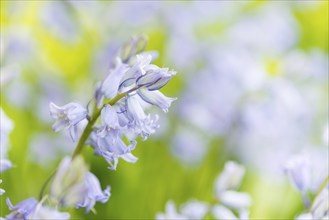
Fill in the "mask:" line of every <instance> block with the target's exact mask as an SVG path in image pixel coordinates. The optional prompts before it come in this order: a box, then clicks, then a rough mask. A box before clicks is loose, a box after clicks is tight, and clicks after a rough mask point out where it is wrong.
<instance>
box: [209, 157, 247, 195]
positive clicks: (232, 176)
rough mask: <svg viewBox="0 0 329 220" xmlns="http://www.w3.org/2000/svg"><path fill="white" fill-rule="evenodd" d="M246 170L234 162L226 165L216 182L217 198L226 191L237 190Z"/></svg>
mask: <svg viewBox="0 0 329 220" xmlns="http://www.w3.org/2000/svg"><path fill="white" fill-rule="evenodd" d="M244 173H245V168H244V167H243V166H241V165H239V164H237V163H235V162H233V161H229V162H226V163H225V166H224V170H223V171H222V173H221V174H220V175H219V176H218V178H217V179H216V182H215V193H216V195H217V197H218V196H219V195H220V194H221V193H222V192H223V191H226V190H230V189H237V188H238V187H239V186H240V183H241V180H242V178H243V176H244Z"/></svg>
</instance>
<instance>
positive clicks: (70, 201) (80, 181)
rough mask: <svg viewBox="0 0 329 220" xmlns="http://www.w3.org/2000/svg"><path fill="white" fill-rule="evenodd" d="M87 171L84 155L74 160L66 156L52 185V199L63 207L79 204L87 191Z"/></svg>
mask: <svg viewBox="0 0 329 220" xmlns="http://www.w3.org/2000/svg"><path fill="white" fill-rule="evenodd" d="M86 173H87V166H86V164H85V163H84V161H83V159H82V157H80V156H79V157H76V158H75V159H74V160H73V161H72V160H71V159H70V158H69V157H65V158H64V159H63V160H62V162H61V163H60V165H59V166H58V169H57V171H56V174H55V176H54V179H53V182H52V184H51V186H50V199H53V200H54V201H55V202H56V203H58V204H59V205H61V206H62V207H69V206H75V205H77V204H79V203H80V202H81V201H83V199H84V196H85V193H86V191H87V190H86V188H85V185H84V179H85V176H86Z"/></svg>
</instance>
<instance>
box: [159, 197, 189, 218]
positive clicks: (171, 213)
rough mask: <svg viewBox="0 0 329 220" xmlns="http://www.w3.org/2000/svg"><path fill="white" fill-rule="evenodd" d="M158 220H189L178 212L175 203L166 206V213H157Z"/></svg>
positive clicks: (169, 202) (171, 202)
mask: <svg viewBox="0 0 329 220" xmlns="http://www.w3.org/2000/svg"><path fill="white" fill-rule="evenodd" d="M156 219H157V220H168V219H175V220H176V219H177V220H183V219H184V220H185V219H186V220H187V219H188V218H187V217H185V216H184V215H182V214H179V213H178V212H177V210H176V206H175V203H174V202H173V201H168V202H167V204H166V211H165V212H164V213H157V215H156Z"/></svg>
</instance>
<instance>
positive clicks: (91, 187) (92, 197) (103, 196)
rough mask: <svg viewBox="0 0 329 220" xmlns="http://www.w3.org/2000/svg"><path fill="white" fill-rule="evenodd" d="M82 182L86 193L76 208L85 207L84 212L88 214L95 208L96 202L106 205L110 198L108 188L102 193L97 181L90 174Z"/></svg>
mask: <svg viewBox="0 0 329 220" xmlns="http://www.w3.org/2000/svg"><path fill="white" fill-rule="evenodd" d="M84 182H85V187H86V189H87V192H86V194H85V195H84V198H83V200H82V202H81V203H79V204H78V205H77V207H78V208H80V207H86V212H87V213H88V212H90V210H91V209H92V208H93V207H94V206H95V203H96V201H97V202H101V203H106V202H107V201H108V199H109V198H110V196H111V193H110V186H107V187H106V189H105V190H104V191H102V189H101V185H100V183H99V180H98V179H97V177H96V176H95V175H94V174H92V173H91V172H88V173H87V174H86V177H85V180H84Z"/></svg>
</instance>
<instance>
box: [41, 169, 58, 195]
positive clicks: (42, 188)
mask: <svg viewBox="0 0 329 220" xmlns="http://www.w3.org/2000/svg"><path fill="white" fill-rule="evenodd" d="M56 171H57V169H56V170H54V171H53V172H52V173H51V175H50V176H49V177H48V178H47V180H46V181H45V182H44V184H43V185H42V187H41V190H40V193H39V200H40V201H41V200H42V197H43V193H44V191H45V189H46V187H47V185H48V183H49V182H50V180H51V179H52V178H53V177H54V176H55V173H56Z"/></svg>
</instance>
